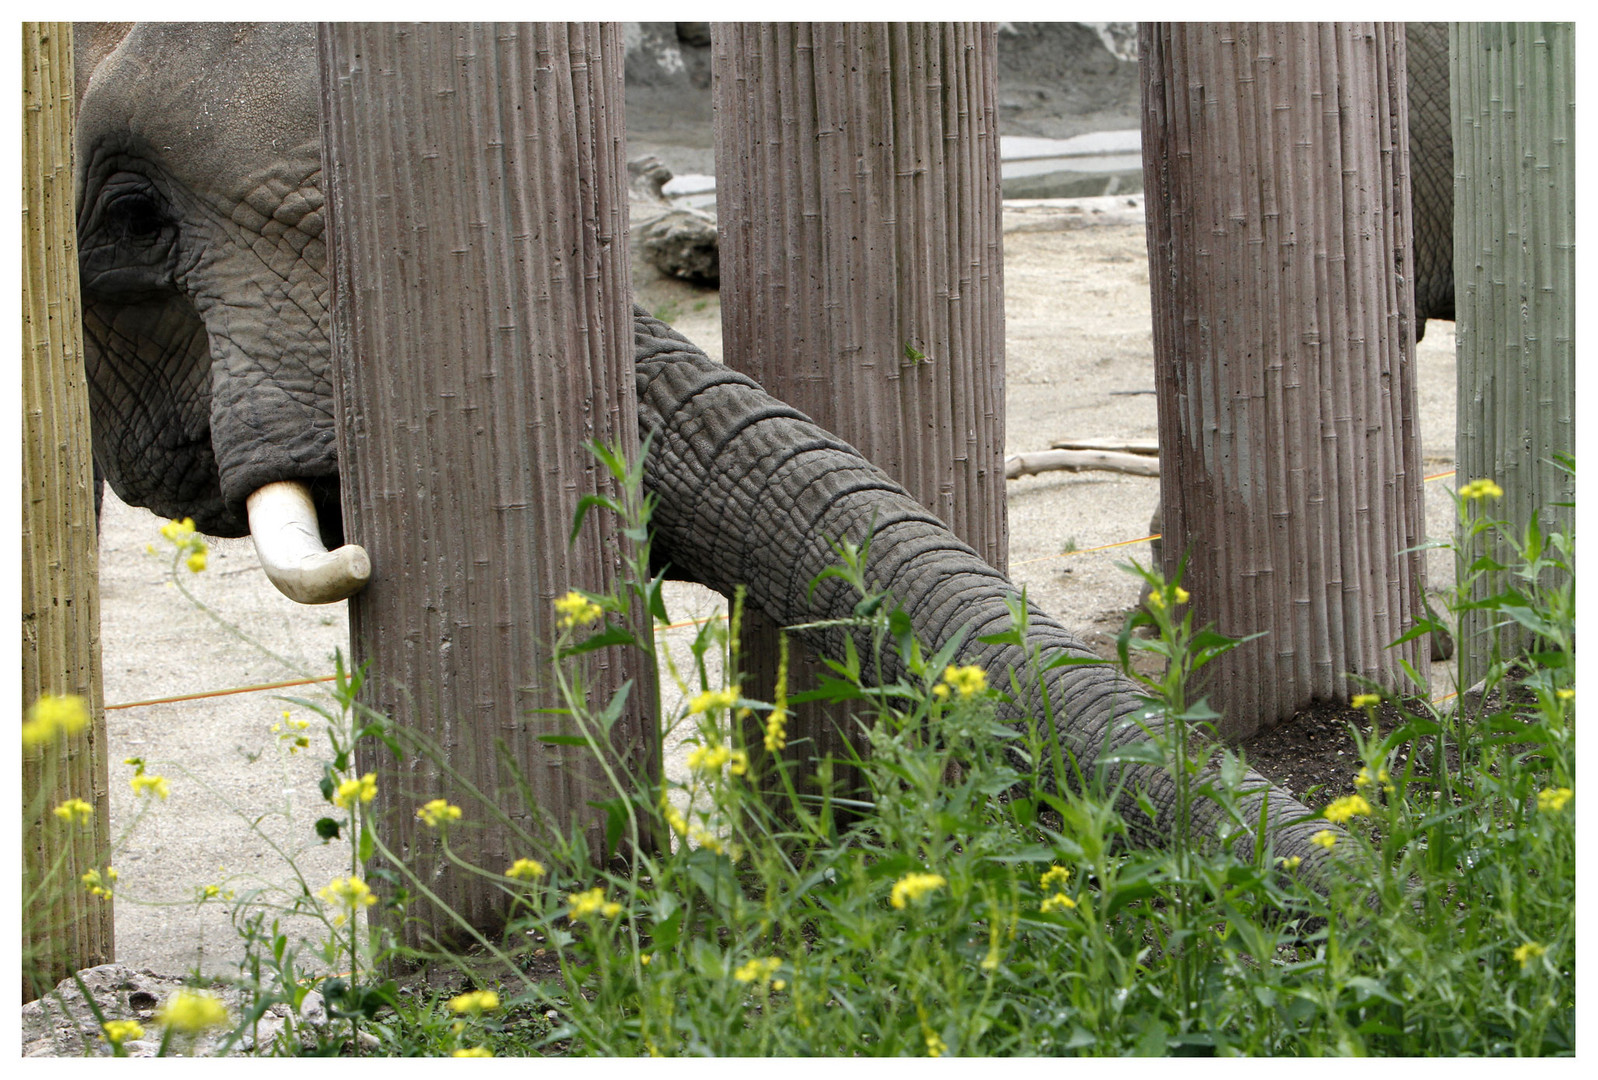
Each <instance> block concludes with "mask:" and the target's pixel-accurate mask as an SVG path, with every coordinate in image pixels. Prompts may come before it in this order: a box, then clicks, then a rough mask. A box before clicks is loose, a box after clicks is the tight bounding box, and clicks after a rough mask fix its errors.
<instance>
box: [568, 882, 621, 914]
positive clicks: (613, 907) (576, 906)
mask: <svg viewBox="0 0 1598 1080" xmlns="http://www.w3.org/2000/svg"><path fill="white" fill-rule="evenodd" d="M566 900H567V902H568V903H570V904H571V917H572V918H574V919H589V920H592V919H593V917H594V916H595V915H603V916H604V917H605V918H607V919H613V918H615V917H616V916H617V915H620V914H621V905H620V904H618V903H616V901H614V900H606V899H605V890H604V889H602V888H600V887H599V886H598V885H595V886H594V887H593V888H592V889H589V890H588V891H587V892H580V893H571V894H570V895H568V896H567V897H566Z"/></svg>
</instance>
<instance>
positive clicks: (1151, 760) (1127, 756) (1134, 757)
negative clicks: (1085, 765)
mask: <svg viewBox="0 0 1598 1080" xmlns="http://www.w3.org/2000/svg"><path fill="white" fill-rule="evenodd" d="M1098 760H1099V762H1101V763H1102V764H1105V765H1164V764H1165V752H1164V751H1163V750H1161V749H1160V747H1159V744H1158V743H1155V742H1153V741H1151V740H1148V739H1140V740H1138V741H1137V742H1135V743H1128V744H1127V745H1125V746H1122V747H1118V748H1117V749H1114V750H1110V751H1107V752H1106V753H1103V754H1100V755H1099V758H1098Z"/></svg>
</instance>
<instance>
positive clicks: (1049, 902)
mask: <svg viewBox="0 0 1598 1080" xmlns="http://www.w3.org/2000/svg"><path fill="white" fill-rule="evenodd" d="M1074 907H1076V901H1075V900H1072V899H1071V898H1070V897H1069V896H1067V895H1065V894H1064V893H1063V892H1057V893H1055V894H1054V895H1053V896H1046V897H1044V898H1043V903H1041V904H1039V905H1038V910H1039V911H1041V912H1042V913H1043V914H1045V915H1047V914H1048V913H1049V912H1051V911H1070V910H1071V909H1072V908H1074Z"/></svg>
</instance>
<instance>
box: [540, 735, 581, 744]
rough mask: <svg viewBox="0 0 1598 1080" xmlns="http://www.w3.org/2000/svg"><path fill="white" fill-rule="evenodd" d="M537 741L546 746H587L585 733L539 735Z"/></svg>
mask: <svg viewBox="0 0 1598 1080" xmlns="http://www.w3.org/2000/svg"><path fill="white" fill-rule="evenodd" d="M538 741H539V742H541V743H544V744H545V745H548V746H587V745H588V738H587V736H585V735H540V736H539V737H538Z"/></svg>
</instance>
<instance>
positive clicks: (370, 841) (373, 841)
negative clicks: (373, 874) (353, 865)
mask: <svg viewBox="0 0 1598 1080" xmlns="http://www.w3.org/2000/svg"><path fill="white" fill-rule="evenodd" d="M357 847H358V849H359V850H358V851H357V853H356V854H357V857H358V858H359V859H360V861H361V862H362V863H367V862H370V861H371V860H372V852H373V850H375V849H376V847H377V837H376V836H374V835H372V830H371V829H370V828H369V827H367V826H365V825H362V826H361V842H360V844H359V845H357Z"/></svg>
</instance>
